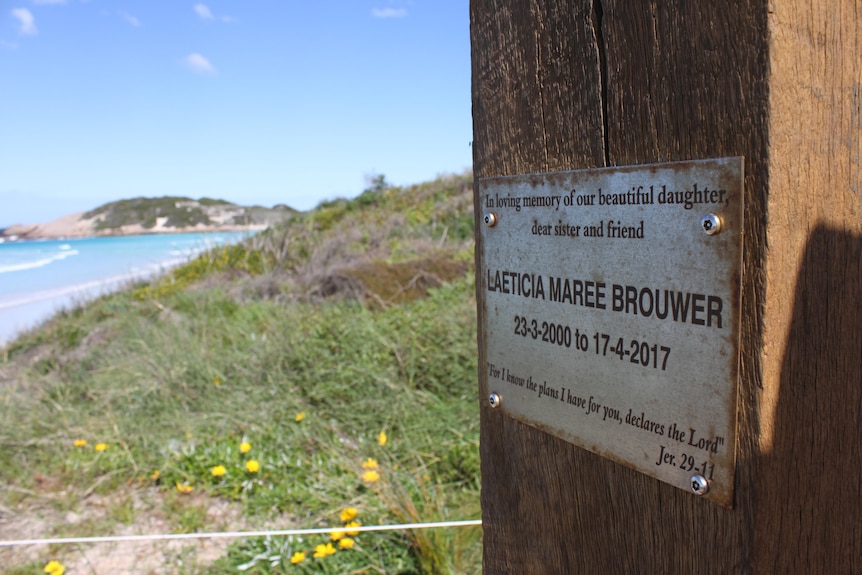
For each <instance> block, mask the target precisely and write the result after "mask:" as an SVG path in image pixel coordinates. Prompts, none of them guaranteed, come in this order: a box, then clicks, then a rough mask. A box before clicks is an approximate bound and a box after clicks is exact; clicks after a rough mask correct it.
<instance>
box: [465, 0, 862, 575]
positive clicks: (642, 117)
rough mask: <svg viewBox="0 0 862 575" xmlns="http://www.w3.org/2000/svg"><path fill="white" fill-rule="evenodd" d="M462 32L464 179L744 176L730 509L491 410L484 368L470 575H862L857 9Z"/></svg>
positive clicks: (674, 6) (493, 15)
mask: <svg viewBox="0 0 862 575" xmlns="http://www.w3.org/2000/svg"><path fill="white" fill-rule="evenodd" d="M470 17H471V40H472V67H473V89H472V92H473V96H472V98H473V116H474V118H473V122H474V141H473V150H474V173H475V176H476V178H485V177H492V176H503V175H514V174H528V173H537V172H548V171H557V170H573V169H580V168H589V167H599V166H624V165H633V164H643V163H651V162H660V161H671V160H691V159H705V158H719V157H728V156H744V157H745V224H744V257H743V260H744V262H743V278H742V284H743V300H742V311H743V320H742V342H741V350H742V357H741V362H740V373H741V379H740V385H739V397H738V423H737V430H738V437H737V470H736V480H735V502H734V507H733V508H732V509H727V508H724V507H721V506H718V505H715V504H712V503H710V502H708V501H705V500H703V499H698V498H696V497H693V496H691V495H690V494H688V493H685V492H683V491H681V490H680V489H677V488H675V487H672V486H669V485H667V484H664V483H661V482H659V481H657V480H655V479H652V478H650V477H647V476H645V475H643V474H640V473H638V472H636V471H633V470H631V469H629V468H627V467H624V466H622V465H619V464H617V463H614V462H612V461H609V460H607V459H604V458H602V457H600V456H598V455H595V454H593V453H590V452H587V451H584V450H582V449H580V448H578V447H575V446H573V445H571V444H569V443H567V442H565V441H562V440H560V439H557V438H555V437H552V436H550V435H547V434H545V433H543V432H541V431H538V430H536V429H533V428H531V427H528V426H526V425H523V424H521V423H519V422H518V421H515V420H513V419H511V418H507V417H506V416H504V415H501V414H499V413H498V412H495V411H493V410H491V409H489V408H488V405H487V401H485V400H484V398H486V397H487V393H488V381H487V374H486V373H485V372H486V370H485V369H480V370H479V371H480V374H479V375H480V392H481V397H482V398H483V405H482V409H481V456H482V508H483V521H484V532H485V559H484V566H485V572H486V573H489V574H496V573H512V574H519V575H521V574H530V573H536V574H538V573H542V574H547V573H561V574H563V573H565V574H570V573H590V574H593V573H686V574H689V573H803V572H804V573H860V572H862V167H860V164H862V150H860V137H862V52H860V50H862V11H860V5H859V2H858V1H856V0H834V1H832V0H830V1H829V2H827V1H825V0H814V1H813V2H811V1H804V2H803V1H802V0H790V1H787V2H772V1H767V0H750V1H744V2H721V1H720V2H690V1H685V0H669V1H663V2H659V1H656V0H650V1H646V2H625V1H622V0H610V1H609V0H604V1H602V0H595V1H592V2H590V1H585V0H545V1H542V2H537V1H523V0H514V1H512V2H499V1H494V0H472V1H471V7H470ZM476 213H477V215H478V216H479V217H481V214H482V204H481V202H480V199H479V198H478V197H477V198H476ZM478 225H479V223H478V220H477V226H478ZM477 254H478V255H477V270H481V269H482V265H483V262H482V255H481V254H482V246H481V245H478V246H477ZM481 285H482V284H481V278H480V280H479V281H477V289H478V290H479V291H480V293H479V297H480V298H481V297H482V295H483V294H482V293H481ZM480 308H481V306H480ZM480 324H481V321H480ZM484 341H485V340H484V334H483V333H482V332H481V329H480V333H479V349H480V365H482V366H484V359H483V357H482V350H483V348H484Z"/></svg>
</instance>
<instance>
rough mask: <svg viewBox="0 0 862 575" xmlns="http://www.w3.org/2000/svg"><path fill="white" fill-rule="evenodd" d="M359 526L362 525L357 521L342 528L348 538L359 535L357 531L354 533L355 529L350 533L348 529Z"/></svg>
mask: <svg viewBox="0 0 862 575" xmlns="http://www.w3.org/2000/svg"><path fill="white" fill-rule="evenodd" d="M360 525H362V523H360V522H359V521H351V522H350V523H348V524H347V525H345V526H344V527H345V529H347V531H345V533H347V535H348V536H350V537H356V536H357V535H359V531H356V530H355V529H354V530H353V531H351V530H350V529H349V528H350V527H359V526H360Z"/></svg>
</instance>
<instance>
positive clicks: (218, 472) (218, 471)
mask: <svg viewBox="0 0 862 575" xmlns="http://www.w3.org/2000/svg"><path fill="white" fill-rule="evenodd" d="M210 473H212V474H213V475H214V476H216V477H223V476H224V474H225V473H227V469H225V468H224V465H216V466H215V467H213V468H212V469H210Z"/></svg>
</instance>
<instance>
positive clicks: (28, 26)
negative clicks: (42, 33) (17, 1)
mask: <svg viewBox="0 0 862 575" xmlns="http://www.w3.org/2000/svg"><path fill="white" fill-rule="evenodd" d="M12 16H13V17H14V18H17V19H18V22H19V23H20V24H21V28H19V30H18V31H19V32H20V33H21V34H24V35H25V36H35V35H36V34H38V33H39V31H38V30H36V21H35V20H34V19H33V15H32V14H31V13H30V11H29V10H27V9H26V8H15V9H14V10H12Z"/></svg>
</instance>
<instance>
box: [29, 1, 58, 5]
mask: <svg viewBox="0 0 862 575" xmlns="http://www.w3.org/2000/svg"><path fill="white" fill-rule="evenodd" d="M30 2H32V3H33V4H36V5H39V4H65V3H66V0H30Z"/></svg>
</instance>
